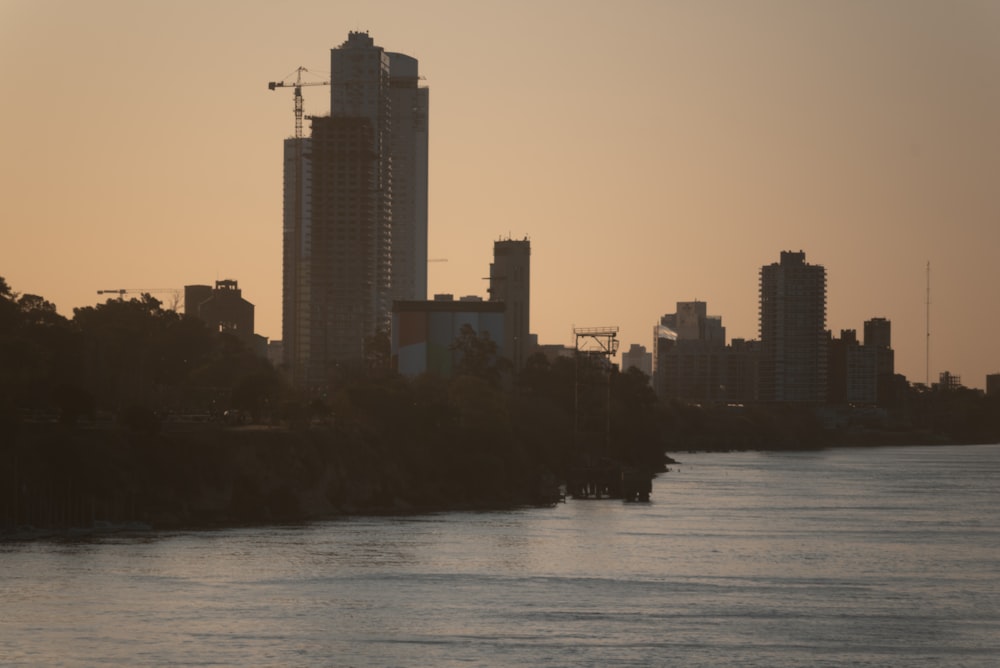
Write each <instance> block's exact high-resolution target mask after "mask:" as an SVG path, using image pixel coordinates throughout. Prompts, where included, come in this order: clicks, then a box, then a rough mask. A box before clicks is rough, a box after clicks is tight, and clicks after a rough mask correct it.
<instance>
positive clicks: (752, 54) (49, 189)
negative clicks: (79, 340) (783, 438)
mask: <svg viewBox="0 0 1000 668" xmlns="http://www.w3.org/2000/svg"><path fill="white" fill-rule="evenodd" d="M350 30H367V31H369V33H370V34H371V35H372V37H373V38H374V39H375V42H376V44H379V45H381V46H383V47H385V48H386V49H387V50H390V51H400V52H403V53H406V54H409V55H411V56H414V57H416V58H417V59H419V61H420V69H421V73H422V74H423V75H424V76H425V77H426V82H425V83H426V84H427V86H428V87H429V88H430V90H431V93H430V211H429V218H430V256H431V257H432V258H446V259H447V262H435V263H432V264H430V265H429V276H430V280H429V283H430V292H431V293H432V294H433V293H435V292H450V293H454V294H455V295H456V296H459V295H466V294H478V295H484V296H485V291H486V283H485V281H484V280H482V279H483V277H485V276H488V275H489V271H488V268H489V263H490V259H491V254H492V247H493V241H494V240H496V239H499V238H502V237H507V236H512V237H515V238H521V237H524V236H528V237H530V239H531V245H532V312H531V324H532V331H534V332H536V333H538V334H539V336H540V339H541V341H542V342H543V343H563V344H572V343H573V336H572V328H573V327H574V326H583V327H592V326H605V325H618V326H620V328H621V339H622V347H623V349H625V348H627V347H628V346H629V345H630V344H631V343H641V344H643V345H645V346H646V347H647V348H650V349H651V347H652V330H653V326H654V325H655V324H656V323H657V321H658V319H659V317H660V316H661V315H662V314H664V313H672V312H673V311H674V310H675V304H676V302H678V301H690V300H694V299H698V300H702V301H705V302H707V303H708V310H709V313H710V314H713V315H720V316H722V319H723V325H724V326H725V327H726V329H727V335H728V337H729V338H732V337H742V338H756V337H757V331H758V329H757V327H758V323H757V280H758V271H759V269H760V266H761V265H763V264H769V263H771V262H775V261H777V260H778V256H779V254H780V252H781V251H782V250H795V251H798V250H803V251H805V253H806V260H807V261H808V262H811V263H815V264H822V265H824V266H825V267H826V270H827V281H828V296H827V313H828V315H827V327H828V328H830V329H832V330H834V332H837V333H839V331H840V330H841V329H857V330H858V333H859V335H860V334H861V330H862V328H863V322H864V320H866V319H868V318H871V317H875V316H882V317H886V318H889V319H890V320H891V321H892V335H893V347H894V348H895V350H896V369H897V371H898V372H900V373H903V374H905V375H906V376H907V377H908V378H909V379H910V380H911V381H914V382H923V380H924V379H925V377H926V365H925V341H926V337H925V318H926V305H925V302H926V297H927V293H926V278H927V275H926V266H927V263H928V262H930V264H931V307H930V320H931V327H930V329H931V347H930V352H931V354H930V368H929V370H930V378H931V381H932V382H936V380H937V375H938V373H939V372H941V371H944V370H948V371H951V372H952V373H955V374H959V375H961V376H962V381H963V383H964V384H965V385H968V386H971V387H983V386H984V384H985V374H987V373H994V372H1000V339H998V332H1000V262H998V254H1000V2H997V1H996V0H988V1H984V2H971V1H963V0H958V1H954V0H941V1H939V2H929V1H920V0H892V1H889V0H882V1H876V2H867V1H865V2H862V1H856V2H853V1H833V0H831V1H829V2H820V1H806V0H802V1H795V2H791V1H790V2H751V1H746V0H733V1H731V2H713V1H710V0H709V1H705V0H699V1H693V0H691V1H687V2H672V1H667V0H663V1H659V2H654V1H649V2H641V1H637V0H633V1H627V0H626V1H624V2H614V3H611V2H585V1H580V0H577V1H556V0H550V1H538V0H531V1H521V0H504V1H502V2H467V1H461V0H455V1H444V0H442V1H434V2H419V1H413V0H409V1H399V2H360V1H359V2H346V1H345V2H340V1H337V0H322V1H315V2H253V1H249V0H241V1H236V0H215V1H213V0H197V1H194V0H170V1H169V2H168V1H165V0H164V1H159V2H153V1H142V0H87V1H85V2H81V1H79V0H61V1H60V0H0V86H2V92H0V195H2V196H0V224H2V236H0V276H4V277H5V278H6V279H7V281H8V283H9V284H10V285H11V286H12V287H13V288H14V290H16V291H19V292H29V293H35V294H40V295H42V296H44V297H46V298H48V299H49V300H50V301H53V302H55V304H56V305H57V307H58V308H59V311H60V312H61V313H63V314H64V315H66V316H72V309H73V308H74V307H77V306H82V305H90V304H94V303H97V301H98V300H99V299H103V298H101V297H98V295H97V294H96V291H97V290H99V289H108V288H174V289H178V290H179V289H181V288H182V287H183V286H184V285H185V284H191V283H211V282H213V281H215V280H216V279H223V278H234V279H236V280H238V281H239V284H240V287H241V288H242V289H243V295H244V297H246V298H247V299H248V300H249V301H251V302H253V303H254V304H256V314H257V330H258V332H259V333H261V334H263V335H265V336H268V337H271V338H275V339H277V338H280V336H281V198H282V193H281V167H282V160H281V155H282V140H283V139H284V138H285V137H287V136H289V135H290V134H291V133H292V131H293V114H292V94H291V90H289V89H283V90H282V89H279V90H277V91H268V90H267V82H268V81H270V80H274V79H280V78H282V77H284V76H286V75H287V74H289V73H290V72H292V71H293V70H294V69H295V68H296V67H298V66H300V65H301V66H305V67H307V68H309V69H311V70H315V71H316V72H319V73H321V74H322V73H325V72H327V71H328V70H329V50H330V48H332V47H335V46H338V45H339V44H340V43H342V42H343V41H344V40H345V39H346V37H347V33H348V31H350ZM304 92H305V106H306V112H307V113H312V114H324V113H327V112H328V110H329V99H328V95H329V89H328V88H322V87H315V88H307V89H305V90H304ZM154 294H155V296H157V297H158V298H162V299H164V300H165V301H167V302H169V301H170V299H171V295H170V293H154Z"/></svg>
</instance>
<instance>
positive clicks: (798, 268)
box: [759, 251, 827, 403]
mask: <svg viewBox="0 0 1000 668" xmlns="http://www.w3.org/2000/svg"><path fill="white" fill-rule="evenodd" d="M759 287H760V343H761V353H762V359H761V374H760V383H761V387H760V399H761V400H762V401H774V402H796V403H822V402H824V401H825V400H826V390H827V379H826V375H827V374H826V371H827V332H826V269H825V268H823V267H822V266H821V265H812V264H808V263H807V262H806V254H805V253H804V252H802V251H799V252H797V253H796V252H792V251H782V252H781V261H780V262H776V263H773V264H769V265H765V266H763V267H761V269H760V284H759Z"/></svg>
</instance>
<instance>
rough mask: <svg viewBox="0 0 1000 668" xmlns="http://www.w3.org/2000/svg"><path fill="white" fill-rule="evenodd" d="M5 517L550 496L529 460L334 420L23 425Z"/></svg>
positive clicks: (79, 520)
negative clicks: (419, 442)
mask: <svg viewBox="0 0 1000 668" xmlns="http://www.w3.org/2000/svg"><path fill="white" fill-rule="evenodd" d="M0 457H2V458H3V459H4V464H3V466H2V470H3V473H0V528H2V529H4V530H5V531H7V532H11V531H18V530H20V529H21V528H24V527H35V528H40V529H53V528H54V529H68V528H72V527H112V528H113V527H118V526H128V525H129V524H132V525H134V526H144V525H145V526H149V527H152V528H156V529H172V528H192V527H213V526H232V525H242V524H259V523H274V522H293V521H306V520H315V519H324V518H329V517H336V516H340V515H351V514H374V513H413V512H430V511H434V510H441V509H449V510H460V509H469V510H473V509H485V508H500V507H511V506H515V505H529V504H534V503H540V502H543V501H544V498H545V496H544V491H545V489H546V485H554V484H555V482H554V479H553V478H551V477H546V475H545V473H544V472H543V471H542V470H540V469H539V468H538V467H537V466H534V465H532V463H530V462H528V463H526V464H525V465H524V466H523V467H522V468H517V467H515V466H514V462H511V461H506V460H505V459H504V458H503V457H502V456H501V455H497V456H495V457H493V458H492V459H491V460H488V461H487V460H485V459H483V458H482V457H481V456H479V455H477V454H476V453H469V454H467V456H464V457H463V456H461V455H457V456H455V457H452V458H451V459H450V460H448V461H435V462H432V461H425V460H423V458H421V457H420V455H419V453H416V452H415V453H414V456H413V457H406V456H405V450H403V449H400V448H394V449H393V450H392V451H391V452H389V451H387V450H386V448H385V447H383V446H381V445H380V444H378V443H372V442H366V441H365V440H364V439H363V438H362V437H361V435H359V434H344V433H341V432H338V431H336V430H334V429H327V428H315V429H305V430H291V429H287V428H281V427H254V426H251V427H224V426H219V425H214V424H209V425H197V426H190V425H188V426H186V427H184V428H179V429H165V430H163V431H161V432H159V433H155V434H148V433H138V432H135V431H130V430H128V429H124V428H119V427H103V428H66V427H61V426H59V425H55V424H47V425H26V427H25V428H24V429H22V430H21V432H20V433H19V434H18V437H17V440H16V442H15V444H14V445H13V447H7V448H5V449H4V450H2V451H0Z"/></svg>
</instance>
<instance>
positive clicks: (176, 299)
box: [97, 288, 180, 311]
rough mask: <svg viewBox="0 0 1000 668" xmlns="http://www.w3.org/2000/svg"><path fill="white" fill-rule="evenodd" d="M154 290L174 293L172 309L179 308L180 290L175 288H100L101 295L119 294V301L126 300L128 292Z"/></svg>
mask: <svg viewBox="0 0 1000 668" xmlns="http://www.w3.org/2000/svg"><path fill="white" fill-rule="evenodd" d="M154 292H169V293H170V294H172V295H173V297H174V299H173V308H172V310H174V311H176V310H177V305H178V303H179V302H180V290H177V289H175V288H117V289H115V290H98V291H97V294H99V295H118V301H125V295H127V294H140V295H146V294H152V293H154Z"/></svg>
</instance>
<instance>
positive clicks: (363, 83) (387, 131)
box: [282, 32, 428, 386]
mask: <svg viewBox="0 0 1000 668" xmlns="http://www.w3.org/2000/svg"><path fill="white" fill-rule="evenodd" d="M330 72H331V80H330V88H331V91H330V93H331V98H330V99H331V102H330V115H329V116H324V117H313V118H312V119H311V123H312V130H311V136H309V137H304V138H291V139H288V140H286V141H285V175H284V195H285V198H284V227H283V230H284V234H283V291H284V294H283V299H282V301H283V303H282V341H283V344H284V355H285V357H284V360H285V367H286V370H287V372H288V373H289V375H290V377H291V379H292V381H293V383H294V384H296V385H298V386H304V385H320V384H324V383H326V382H327V380H328V378H329V374H330V372H331V369H333V368H334V367H335V366H337V365H339V364H345V363H346V364H351V363H355V362H359V361H360V360H362V359H363V358H364V353H365V350H364V348H365V341H366V340H368V339H369V338H370V337H372V336H374V335H375V334H377V333H379V332H387V331H388V330H389V327H390V321H391V311H392V303H393V301H394V300H422V299H424V298H425V297H426V293H427V129H428V125H427V124H428V91H427V89H426V88H421V87H419V85H418V83H419V79H420V77H419V74H418V68H417V61H416V59H414V58H412V57H410V56H406V55H404V54H399V53H391V52H387V51H385V50H384V49H383V48H382V47H380V46H377V45H375V43H374V40H373V39H372V38H371V37H370V36H369V35H368V34H367V33H362V32H351V33H349V34H348V38H347V40H346V41H345V42H344V43H343V44H341V45H340V46H339V47H337V48H335V49H332V50H331V57H330Z"/></svg>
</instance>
